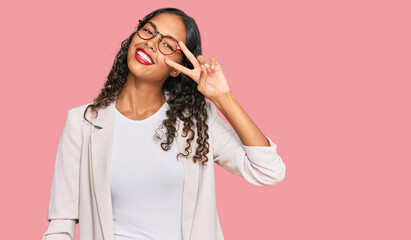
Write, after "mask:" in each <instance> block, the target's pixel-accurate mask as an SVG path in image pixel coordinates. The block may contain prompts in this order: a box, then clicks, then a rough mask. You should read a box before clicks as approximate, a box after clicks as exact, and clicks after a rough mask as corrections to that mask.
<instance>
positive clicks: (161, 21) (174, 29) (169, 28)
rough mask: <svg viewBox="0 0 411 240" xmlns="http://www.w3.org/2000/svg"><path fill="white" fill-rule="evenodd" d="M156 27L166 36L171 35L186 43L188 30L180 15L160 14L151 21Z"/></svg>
mask: <svg viewBox="0 0 411 240" xmlns="http://www.w3.org/2000/svg"><path fill="white" fill-rule="evenodd" d="M150 21H151V22H153V23H154V24H155V25H156V27H157V31H159V32H161V33H162V34H163V35H164V36H165V35H170V36H172V37H174V38H175V39H177V41H179V40H181V41H183V43H184V44H185V43H186V29H185V25H184V22H183V20H182V19H181V17H180V16H179V15H175V14H170V13H160V14H158V15H156V16H154V17H153V18H151V19H150Z"/></svg>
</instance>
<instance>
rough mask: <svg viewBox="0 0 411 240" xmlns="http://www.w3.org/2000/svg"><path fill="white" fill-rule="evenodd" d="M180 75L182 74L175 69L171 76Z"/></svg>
mask: <svg viewBox="0 0 411 240" xmlns="http://www.w3.org/2000/svg"><path fill="white" fill-rule="evenodd" d="M180 73H181V72H180V71H178V70H176V69H174V70H172V71H171V72H170V76H172V77H177V76H178V75H179V74H180Z"/></svg>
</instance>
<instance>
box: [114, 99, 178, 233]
mask: <svg viewBox="0 0 411 240" xmlns="http://www.w3.org/2000/svg"><path fill="white" fill-rule="evenodd" d="M168 109H169V105H168V104H167V102H165V103H164V104H163V106H162V107H161V108H160V109H159V110H158V111H157V112H156V113H154V114H153V115H151V116H150V117H148V118H146V119H143V120H132V119H129V118H127V117H125V116H124V115H122V114H121V113H120V112H119V111H118V110H117V109H115V120H114V136H113V149H112V156H111V162H110V186H111V198H112V203H113V222H114V239H115V240H146V239H147V240H149V239H150V240H164V239H168V240H181V239H182V229H181V226H182V225H181V212H182V199H183V184H184V168H183V164H182V158H181V157H179V158H178V160H177V159H176V155H177V153H178V148H177V143H176V139H175V140H174V142H173V144H172V147H171V149H170V150H168V151H164V150H163V149H162V148H161V146H160V143H161V142H162V141H164V139H165V138H163V139H161V140H160V141H157V142H156V141H155V140H154V134H155V133H156V129H157V127H158V126H159V125H161V124H162V120H164V119H165V118H166V117H167V116H166V111H167V110H168ZM165 131H166V130H165V128H164V127H163V128H162V129H160V130H157V133H159V134H160V136H165Z"/></svg>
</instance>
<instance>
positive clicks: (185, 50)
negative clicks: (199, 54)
mask: <svg viewBox="0 0 411 240" xmlns="http://www.w3.org/2000/svg"><path fill="white" fill-rule="evenodd" d="M178 45H179V46H180V48H181V50H182V51H183V53H184V55H186V57H187V58H188V60H190V62H191V64H193V66H194V68H196V69H200V64H199V63H198V61H197V59H196V57H195V56H194V55H193V54H192V53H191V52H190V50H188V48H187V47H186V45H185V44H184V43H183V42H182V41H181V40H180V41H178Z"/></svg>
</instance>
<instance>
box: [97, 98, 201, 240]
mask: <svg viewBox="0 0 411 240" xmlns="http://www.w3.org/2000/svg"><path fill="white" fill-rule="evenodd" d="M166 99H167V100H168V95H167V94H166ZM115 105H116V101H114V102H112V103H111V104H110V105H108V106H107V107H106V108H104V109H100V110H99V112H98V116H97V118H96V119H94V122H93V126H92V129H93V130H92V132H91V135H90V146H89V147H90V149H89V152H90V154H91V156H90V162H89V164H90V166H89V167H90V175H91V179H92V189H94V191H93V194H94V196H95V199H96V201H97V211H98V216H99V218H100V223H101V228H102V231H103V235H104V239H105V240H112V239H113V236H114V232H113V213H112V202H111V190H110V179H109V177H110V172H109V171H110V160H111V151H112V145H113V133H114V113H115ZM177 125H178V126H177V128H178V129H177V133H178V134H177V137H176V138H175V139H176V142H177V145H178V149H179V151H180V152H182V153H185V151H184V148H185V146H186V138H185V137H182V129H183V122H182V121H180V120H179V119H177ZM191 146H192V148H193V149H195V148H196V143H195V141H194V142H192V143H191ZM194 153H195V151H191V153H190V155H189V157H188V158H187V159H186V158H184V157H183V158H181V157H180V159H182V160H183V166H184V189H183V206H182V231H183V240H189V239H190V234H191V229H192V225H193V218H194V212H195V207H196V202H197V194H198V186H199V177H200V172H199V171H200V164H199V162H197V163H194V162H193V160H192V156H193V154H194Z"/></svg>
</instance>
